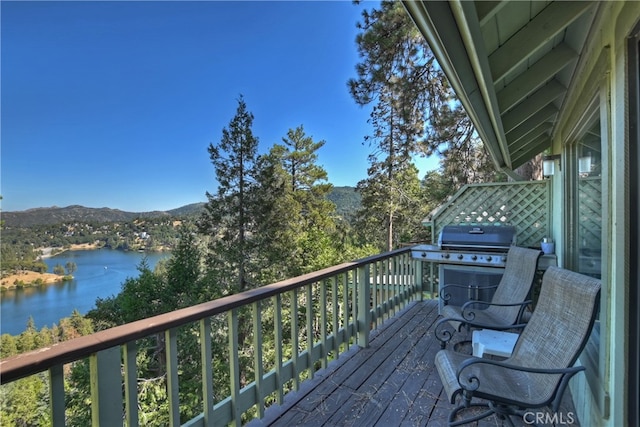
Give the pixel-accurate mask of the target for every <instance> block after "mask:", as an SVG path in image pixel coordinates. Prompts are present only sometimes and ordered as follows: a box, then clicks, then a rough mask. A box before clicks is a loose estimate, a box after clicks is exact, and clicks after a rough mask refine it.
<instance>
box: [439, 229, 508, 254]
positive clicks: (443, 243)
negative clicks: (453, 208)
mask: <svg viewBox="0 0 640 427" xmlns="http://www.w3.org/2000/svg"><path fill="white" fill-rule="evenodd" d="M515 244H516V228H515V227H513V226H511V225H487V226H478V225H446V226H444V227H443V228H442V231H441V232H440V236H439V239H438V245H439V246H440V247H441V248H442V249H454V248H467V249H475V250H480V249H499V250H505V251H506V250H508V249H509V246H512V245H515Z"/></svg>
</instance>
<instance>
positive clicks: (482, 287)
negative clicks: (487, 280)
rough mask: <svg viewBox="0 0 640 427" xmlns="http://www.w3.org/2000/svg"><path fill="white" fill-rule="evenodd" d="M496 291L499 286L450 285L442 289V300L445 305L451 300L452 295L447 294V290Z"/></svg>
mask: <svg viewBox="0 0 640 427" xmlns="http://www.w3.org/2000/svg"><path fill="white" fill-rule="evenodd" d="M471 287H472V288H473V289H480V290H484V289H496V288H497V287H498V285H489V286H475V285H462V284H459V283H448V284H446V285H444V286H442V287H441V288H440V299H441V300H442V301H444V302H445V303H446V302H448V301H449V300H450V299H451V294H448V293H446V289H447V288H458V289H469V288H471Z"/></svg>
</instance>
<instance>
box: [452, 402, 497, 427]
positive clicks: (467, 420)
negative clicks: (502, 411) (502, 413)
mask: <svg viewBox="0 0 640 427" xmlns="http://www.w3.org/2000/svg"><path fill="white" fill-rule="evenodd" d="M475 408H487V410H485V411H484V412H482V413H480V414H478V415H474V416H471V417H469V418H463V419H461V420H458V421H456V418H457V416H458V414H459V413H460V412H462V411H465V410H472V409H475ZM494 413H495V412H494V411H493V409H492V408H491V407H490V406H489V404H487V403H474V404H473V405H468V406H467V405H466V404H464V403H463V404H461V405H459V406H458V407H456V408H455V409H454V410H453V411H451V413H450V414H449V426H450V427H454V426H461V425H464V424H468V423H472V422H474V421H478V420H481V419H483V418H487V417H490V416H491V415H493V414H494Z"/></svg>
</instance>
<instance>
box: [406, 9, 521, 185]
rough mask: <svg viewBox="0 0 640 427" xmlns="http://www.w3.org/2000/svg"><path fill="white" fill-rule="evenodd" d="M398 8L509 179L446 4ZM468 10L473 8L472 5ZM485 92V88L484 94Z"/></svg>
mask: <svg viewBox="0 0 640 427" xmlns="http://www.w3.org/2000/svg"><path fill="white" fill-rule="evenodd" d="M402 4H403V6H404V7H405V10H406V11H407V13H408V14H409V16H410V17H411V19H412V20H413V21H414V23H415V24H416V26H417V27H418V29H419V30H420V32H421V33H422V35H423V36H424V37H425V38H426V40H427V42H428V43H429V46H430V47H431V50H432V51H433V54H434V55H435V57H436V59H437V60H438V63H439V64H440V67H441V68H442V70H443V71H444V73H445V75H446V76H447V78H448V79H449V83H450V84H451V86H452V87H453V89H454V90H455V92H456V94H457V96H458V97H459V98H460V102H461V103H462V105H463V106H464V108H465V109H466V111H467V114H469V117H470V118H471V120H472V121H473V123H474V125H475V127H476V131H477V132H478V134H479V135H480V137H481V138H482V140H483V142H484V143H485V144H486V146H487V149H488V150H489V153H490V154H491V157H492V159H493V161H494V163H495V164H496V167H497V168H498V169H499V170H501V171H503V172H505V173H507V174H508V175H509V176H511V175H512V173H513V172H512V171H511V173H509V172H507V170H509V169H510V168H509V165H508V164H507V159H508V156H507V157H505V155H504V151H503V148H502V147H501V145H500V141H499V140H498V137H497V134H496V130H495V128H494V124H495V117H493V118H492V117H491V114H490V112H489V110H488V109H487V103H486V102H485V99H484V97H483V91H481V88H480V84H479V82H478V75H476V73H475V71H474V68H473V66H472V63H471V61H470V59H469V58H470V55H469V54H468V50H467V46H466V45H465V43H464V42H463V40H462V36H461V34H460V29H459V26H458V24H457V21H456V19H455V18H454V15H453V12H452V8H451V5H450V3H449V2H445V1H411V0H405V1H403V2H402ZM470 6H471V7H473V5H472V4H471V5H470ZM476 25H478V24H477V19H476ZM480 40H481V38H480ZM486 89H487V88H486V87H485V91H486ZM496 105H497V102H496ZM498 122H499V121H498ZM501 132H502V131H501ZM502 138H504V133H502ZM505 146H506V144H505ZM516 176H517V175H516Z"/></svg>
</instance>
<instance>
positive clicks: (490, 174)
mask: <svg viewBox="0 0 640 427" xmlns="http://www.w3.org/2000/svg"><path fill="white" fill-rule="evenodd" d="M362 17H363V22H362V23H359V24H358V26H359V28H360V29H361V30H362V32H361V33H360V34H359V35H358V36H357V39H356V41H357V43H358V48H359V53H360V57H361V59H362V60H361V62H360V63H359V64H358V65H357V68H356V70H357V73H358V78H356V79H351V80H350V81H349V89H350V91H351V94H352V96H353V98H354V99H355V101H356V102H357V103H358V104H360V105H367V104H372V105H373V108H372V110H371V116H370V117H371V119H370V122H371V124H372V126H373V134H372V135H371V136H370V137H368V138H366V140H368V141H370V142H371V143H372V146H373V147H374V151H373V153H372V154H371V156H370V157H369V163H370V167H369V170H368V172H369V176H368V178H367V179H366V180H364V181H362V182H360V183H359V184H358V188H359V190H360V191H361V192H362V194H363V212H362V213H361V215H360V218H361V220H363V219H364V215H366V213H367V212H369V213H372V212H378V213H379V212H384V219H383V217H382V216H380V217H379V218H377V220H376V218H368V219H367V221H366V222H368V223H369V225H370V226H373V227H376V226H377V227H380V228H384V229H385V234H386V236H385V239H384V245H385V246H386V249H387V250H390V249H392V248H393V246H394V245H397V243H398V242H399V241H401V240H406V239H405V237H400V236H406V235H408V233H410V230H412V229H419V227H417V225H418V224H419V222H420V220H421V219H422V218H423V217H424V215H426V213H428V209H427V206H428V205H429V203H426V202H425V201H424V200H423V201H422V203H417V201H418V200H416V199H415V197H424V195H421V192H416V191H412V190H411V191H410V190H409V189H410V188H414V186H415V183H416V181H417V178H418V177H417V171H416V174H415V175H414V172H413V171H414V170H415V168H413V167H412V165H411V164H410V163H411V159H412V158H413V156H415V155H416V154H421V155H425V156H431V155H440V156H441V157H442V162H441V168H442V171H443V172H442V173H443V174H444V175H445V177H446V179H447V180H449V181H450V182H451V185H452V189H453V190H455V189H457V188H459V187H460V186H461V185H464V184H466V183H470V182H482V181H486V180H490V179H494V178H495V176H496V173H495V170H494V169H493V165H492V164H491V162H490V159H489V157H488V156H487V154H486V151H485V150H484V149H483V148H482V147H481V145H480V143H479V138H478V137H477V135H476V133H475V129H474V127H473V125H472V122H471V120H470V119H469V117H468V116H467V115H466V113H465V111H464V110H463V108H462V106H461V104H460V102H459V101H458V100H457V99H456V98H455V94H454V93H453V91H452V89H451V87H450V86H449V84H448V82H447V79H446V77H445V75H444V73H443V72H442V70H441V69H440V67H439V66H438V64H437V62H436V60H435V57H434V55H433V52H432V51H431V49H430V47H429V45H428V44H427V43H426V41H425V39H424V37H422V35H421V34H420V33H419V32H418V30H417V28H416V26H415V24H414V23H413V22H412V21H411V19H410V18H409V16H408V15H407V13H406V11H405V10H404V8H403V7H402V5H401V4H400V3H398V2H392V1H383V2H382V3H381V4H380V7H379V9H375V8H374V9H372V10H371V11H367V10H364V11H363V13H362ZM427 194H428V190H427ZM412 206H413V207H412ZM408 209H413V220H412V221H413V222H411V221H403V220H402V219H401V218H402V216H403V215H404V214H405V212H407V211H408ZM381 246H382V245H381Z"/></svg>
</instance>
